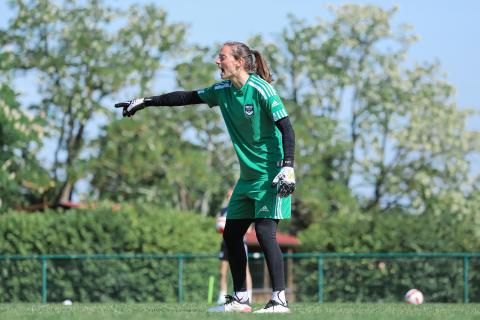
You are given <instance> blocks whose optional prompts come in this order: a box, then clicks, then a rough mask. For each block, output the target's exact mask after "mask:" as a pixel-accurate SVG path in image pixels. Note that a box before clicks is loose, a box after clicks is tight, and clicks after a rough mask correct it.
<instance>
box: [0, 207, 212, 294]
mask: <svg viewBox="0 0 480 320" xmlns="http://www.w3.org/2000/svg"><path fill="white" fill-rule="evenodd" d="M213 226H214V221H213V219H212V218H204V217H201V216H199V215H197V214H193V213H185V212H176V211H171V210H166V209H159V208H155V207H141V206H128V205H125V206H123V207H122V208H121V209H119V210H112V208H111V206H108V205H104V206H102V207H99V208H97V209H74V210H73V209H72V210H67V211H53V210H51V211H45V212H39V213H21V212H9V213H8V214H5V215H2V216H0V234H1V235H2V236H3V241H2V242H0V252H1V254H2V255H42V254H67V255H68V254H108V253H130V254H140V253H155V254H167V253H182V252H183V253H191V252H203V253H209V252H210V253H216V252H217V250H218V243H219V240H220V236H219V235H218V234H217V233H216V232H215V229H214V227H213ZM184 270H185V275H186V276H185V280H184V291H185V300H186V301H199V300H200V299H201V300H202V301H204V300H205V297H206V290H207V280H208V279H206V278H208V277H206V275H209V274H212V275H217V274H218V262H217V260H216V259H207V260H202V261H200V262H199V263H193V262H191V261H188V260H186V261H185V266H184ZM0 271H1V272H0V283H1V284H2V285H1V286H0V302H16V301H24V302H38V301H40V300H41V263H40V262H39V261H36V260H35V261H34V260H28V261H14V260H8V261H0ZM177 283H178V261H177V260H176V259H168V260H167V259H162V260H148V259H142V260H49V261H48V296H47V300H48V301H51V302H55V301H63V300H64V299H67V298H68V299H72V300H74V301H83V302H103V301H142V302H146V301H177V290H178V287H177Z"/></svg>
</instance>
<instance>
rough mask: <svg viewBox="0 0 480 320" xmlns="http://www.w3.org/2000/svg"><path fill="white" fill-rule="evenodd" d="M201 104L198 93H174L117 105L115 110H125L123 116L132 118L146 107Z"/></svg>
mask: <svg viewBox="0 0 480 320" xmlns="http://www.w3.org/2000/svg"><path fill="white" fill-rule="evenodd" d="M200 103H204V102H203V100H202V99H201V98H200V96H199V95H198V93H197V91H174V92H170V93H165V94H162V95H159V96H152V97H146V98H140V99H135V100H129V101H125V102H120V103H116V104H115V108H123V116H124V117H131V116H133V115H134V114H135V113H136V112H137V111H139V110H142V109H144V108H146V107H153V106H167V107H174V106H185V105H190V104H200Z"/></svg>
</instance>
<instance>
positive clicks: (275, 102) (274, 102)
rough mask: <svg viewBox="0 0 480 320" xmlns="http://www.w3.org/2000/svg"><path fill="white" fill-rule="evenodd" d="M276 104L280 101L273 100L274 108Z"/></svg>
mask: <svg viewBox="0 0 480 320" xmlns="http://www.w3.org/2000/svg"><path fill="white" fill-rule="evenodd" d="M276 106H278V102H277V101H276V100H274V101H273V102H272V108H273V107H276Z"/></svg>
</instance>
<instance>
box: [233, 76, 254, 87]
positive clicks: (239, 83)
mask: <svg viewBox="0 0 480 320" xmlns="http://www.w3.org/2000/svg"><path fill="white" fill-rule="evenodd" d="M249 77H250V75H249V74H248V72H241V73H240V74H238V76H236V77H234V78H232V79H231V81H232V83H233V85H234V86H235V88H237V89H240V88H241V87H243V85H244V84H245V83H246V82H247V80H248V78H249Z"/></svg>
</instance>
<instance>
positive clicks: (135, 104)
mask: <svg viewBox="0 0 480 320" xmlns="http://www.w3.org/2000/svg"><path fill="white" fill-rule="evenodd" d="M146 107H147V106H146V105H145V98H140V99H135V100H129V101H125V102H120V103H116V104H115V108H123V116H124V117H131V116H133V115H134V114H135V112H137V111H138V110H142V109H144V108H146Z"/></svg>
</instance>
